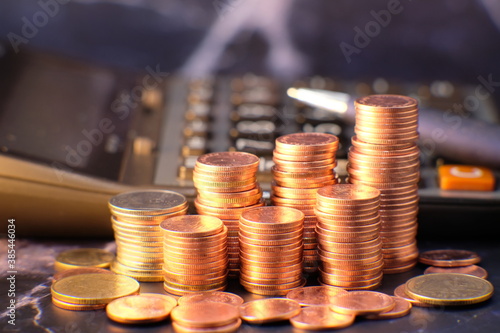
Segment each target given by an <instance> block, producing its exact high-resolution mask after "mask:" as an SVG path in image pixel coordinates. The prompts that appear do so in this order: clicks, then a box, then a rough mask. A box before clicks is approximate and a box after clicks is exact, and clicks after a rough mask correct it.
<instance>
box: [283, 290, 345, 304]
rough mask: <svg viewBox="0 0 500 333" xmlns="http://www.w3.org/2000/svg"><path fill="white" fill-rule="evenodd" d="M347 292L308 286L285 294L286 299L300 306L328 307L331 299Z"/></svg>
mask: <svg viewBox="0 0 500 333" xmlns="http://www.w3.org/2000/svg"><path fill="white" fill-rule="evenodd" d="M341 294H347V291H346V290H344V289H342V288H338V287H328V286H310V287H302V288H297V289H294V290H291V291H290V292H288V294H286V298H289V299H292V300H294V301H297V302H299V304H300V305H302V306H313V305H330V304H332V299H333V298H334V297H335V296H337V295H341Z"/></svg>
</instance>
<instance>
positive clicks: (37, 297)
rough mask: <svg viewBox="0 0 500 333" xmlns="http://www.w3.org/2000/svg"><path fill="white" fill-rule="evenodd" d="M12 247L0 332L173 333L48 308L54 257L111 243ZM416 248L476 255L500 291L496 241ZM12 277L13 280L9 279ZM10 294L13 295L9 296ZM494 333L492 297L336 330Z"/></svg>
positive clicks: (391, 280) (499, 299) (497, 315)
mask: <svg viewBox="0 0 500 333" xmlns="http://www.w3.org/2000/svg"><path fill="white" fill-rule="evenodd" d="M15 244H16V247H15V250H16V258H15V260H16V261H15V267H13V269H11V268H12V267H9V266H8V264H7V263H8V262H7V260H8V258H7V253H8V252H7V250H8V242H7V238H3V239H0V269H1V270H0V272H1V273H0V293H2V295H1V297H0V327H1V331H2V332H23V333H31V332H33V333H38V332H52V333H80V332H82V333H83V332H93V333H100V332H103V333H104V332H112V333H129V332H130V333H132V332H150V333H156V332H158V333H160V332H161V333H165V332H173V329H172V326H171V324H170V321H169V320H166V321H164V322H161V323H157V324H150V325H143V326H138V325H123V324H118V323H115V322H113V321H111V320H109V319H108V318H107V316H106V313H105V311H104V310H93V311H69V310H63V309H60V308H57V307H56V306H54V305H53V304H52V302H51V296H50V285H51V283H52V275H53V274H54V269H53V263H54V258H55V256H56V255H57V254H58V253H59V252H61V251H63V250H66V249H71V248H79V247H97V248H103V249H107V250H110V251H115V243H114V241H113V240H79V239H72V240H40V239H16V243H15ZM419 248H420V250H421V251H422V250H430V249H438V248H456V249H467V250H472V251H476V252H477V253H478V254H479V255H480V256H481V257H482V262H481V263H480V265H481V266H482V267H483V268H485V269H486V270H487V271H488V272H489V277H488V280H489V281H491V282H492V283H493V285H494V286H495V289H496V290H500V242H499V241H498V239H497V240H491V241H477V240H466V241H464V240H460V241H457V240H455V241H437V240H435V241H419ZM424 269H425V266H424V265H420V264H419V265H417V266H416V267H415V268H414V269H412V270H411V271H409V272H406V273H401V274H393V275H386V276H384V280H383V283H382V286H381V287H379V288H378V289H377V290H379V291H382V292H386V293H388V294H392V291H393V290H394V288H395V287H397V286H398V285H399V284H402V283H404V282H405V281H406V280H408V279H409V278H411V277H413V276H415V275H419V274H422V272H423V270H424ZM11 272H14V273H11ZM12 276H14V278H15V279H12ZM9 278H10V279H9ZM316 281H317V276H315V275H311V276H309V277H308V285H314V284H317V282H316ZM11 282H14V283H11ZM12 287H14V288H12ZM13 289H14V290H13ZM141 291H142V292H158V293H165V292H164V291H163V287H162V283H142V284H141ZM228 291H232V292H235V293H238V294H240V295H241V296H242V297H243V298H244V299H245V300H246V301H248V300H252V299H257V298H260V296H256V295H252V294H250V293H248V292H246V291H245V290H244V289H243V288H242V287H241V286H240V285H239V283H238V281H237V280H231V281H230V282H229V286H228ZM12 292H14V293H15V295H12ZM12 296H13V297H12ZM11 299H14V300H15V312H14V315H13V311H12V310H10V309H9V308H8V306H9V304H10V303H9V302H10V301H11ZM12 319H14V321H12ZM12 323H15V325H13V324H12ZM499 330H500V296H498V295H494V296H493V297H492V299H490V300H488V301H486V302H483V303H481V304H477V305H471V306H465V307H437V308H418V307H414V308H413V309H412V311H411V313H410V315H408V316H405V317H402V318H398V319H392V320H383V321H382V320H380V321H369V320H363V319H357V320H356V322H355V323H354V325H352V326H350V327H347V328H345V329H342V330H340V331H341V332H346V333H351V332H352V333H354V332H355V333H361V332H369V333H378V332H384V333H385V332H398V333H402V332H418V333H421V332H440V333H443V332H444V333H446V332H452V333H460V332H467V333H469V332H481V333H486V332H499ZM239 331H241V332H249V333H250V332H294V330H293V328H292V326H291V325H289V324H287V323H280V324H275V325H247V324H244V325H242V326H241V328H240V330H239Z"/></svg>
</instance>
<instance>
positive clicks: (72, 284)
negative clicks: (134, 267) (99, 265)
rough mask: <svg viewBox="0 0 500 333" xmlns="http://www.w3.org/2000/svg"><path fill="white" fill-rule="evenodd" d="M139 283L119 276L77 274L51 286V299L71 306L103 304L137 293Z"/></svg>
mask: <svg viewBox="0 0 500 333" xmlns="http://www.w3.org/2000/svg"><path fill="white" fill-rule="evenodd" d="M139 288H140V285H139V282H137V281H136V280H134V279H133V278H131V277H128V276H124V275H119V274H99V273H97V274H96V273H91V274H79V275H73V276H68V277H65V278H63V279H61V280H59V281H56V282H55V283H54V284H52V287H51V293H52V297H53V298H57V299H58V300H60V301H63V302H68V303H73V304H86V305H91V304H103V303H109V302H111V301H112V300H114V299H116V298H119V297H124V296H129V295H134V294H137V293H138V292H139Z"/></svg>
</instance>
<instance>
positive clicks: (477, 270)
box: [424, 265, 488, 279]
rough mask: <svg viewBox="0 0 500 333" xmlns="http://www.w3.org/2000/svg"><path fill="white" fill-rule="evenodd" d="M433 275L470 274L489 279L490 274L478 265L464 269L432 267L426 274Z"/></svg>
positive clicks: (463, 267) (428, 268)
mask: <svg viewBox="0 0 500 333" xmlns="http://www.w3.org/2000/svg"><path fill="white" fill-rule="evenodd" d="M433 273H461V274H469V275H474V276H477V277H480V278H482V279H486V278H487V277H488V272H487V271H486V270H485V269H484V268H482V267H480V266H477V265H470V266H462V267H435V266H430V267H427V269H426V270H425V271H424V274H433Z"/></svg>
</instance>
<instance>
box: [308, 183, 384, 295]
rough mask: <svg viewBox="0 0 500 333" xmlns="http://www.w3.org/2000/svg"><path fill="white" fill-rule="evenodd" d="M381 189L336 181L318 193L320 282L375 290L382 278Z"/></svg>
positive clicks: (345, 287)
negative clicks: (337, 182)
mask: <svg viewBox="0 0 500 333" xmlns="http://www.w3.org/2000/svg"><path fill="white" fill-rule="evenodd" d="M379 198H380V191H379V190H377V189H376V188H373V187H370V186H366V185H359V184H337V185H328V186H325V187H322V188H320V189H319V190H318V192H317V205H316V209H315V212H316V216H317V218H318V224H317V226H316V234H317V237H318V243H319V244H318V255H319V258H320V262H321V267H320V282H321V283H323V284H327V285H332V286H336V287H341V288H344V289H348V290H351V289H374V288H376V287H377V286H379V285H380V283H381V281H382V268H383V265H384V261H383V256H382V251H381V249H382V241H381V239H380V236H379V233H380V216H379V212H378V210H379V204H380V199H379Z"/></svg>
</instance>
